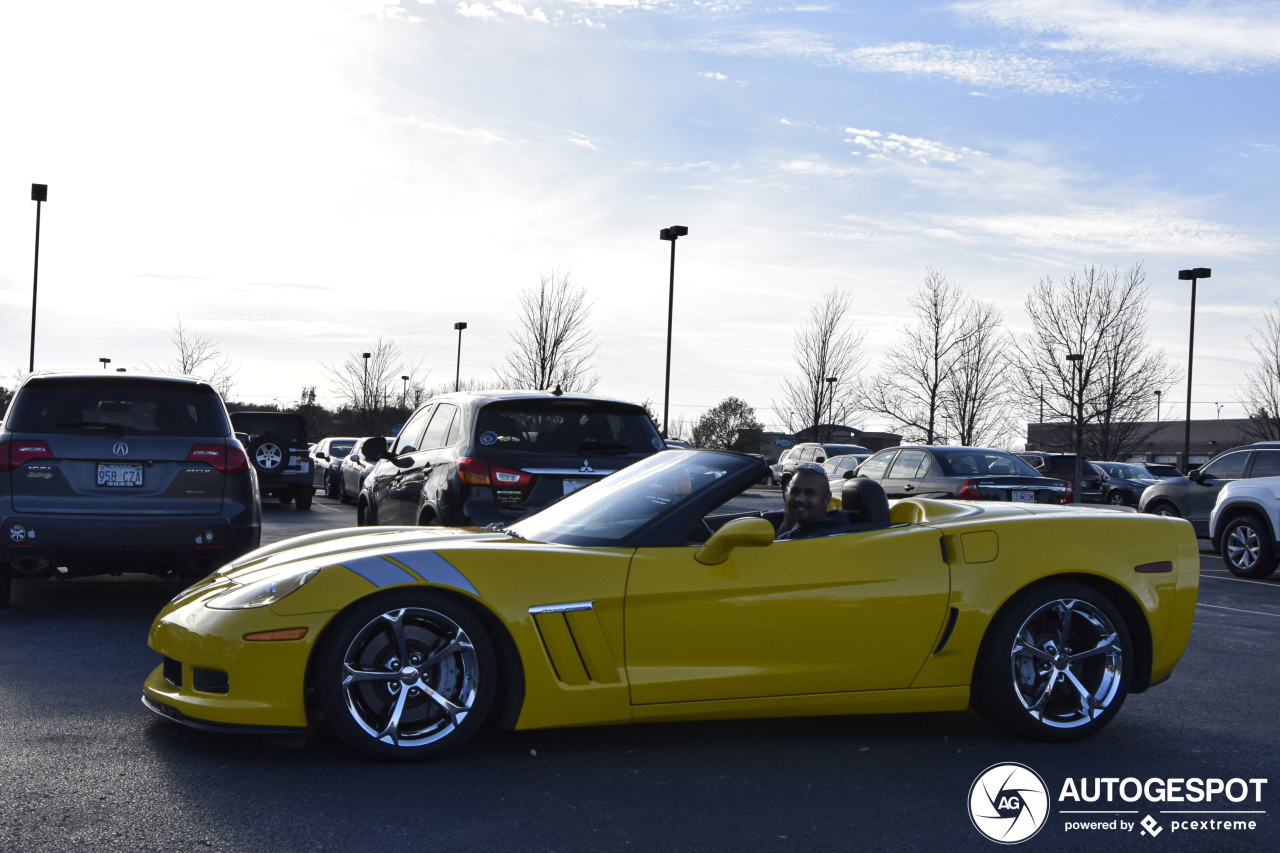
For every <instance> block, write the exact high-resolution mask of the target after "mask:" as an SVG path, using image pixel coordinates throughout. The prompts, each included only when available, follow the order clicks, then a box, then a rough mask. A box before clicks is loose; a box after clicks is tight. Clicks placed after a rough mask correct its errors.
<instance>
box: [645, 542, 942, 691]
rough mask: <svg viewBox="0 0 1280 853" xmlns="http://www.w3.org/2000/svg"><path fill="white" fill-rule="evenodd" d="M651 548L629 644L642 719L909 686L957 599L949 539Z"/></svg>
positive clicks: (647, 550) (646, 552)
mask: <svg viewBox="0 0 1280 853" xmlns="http://www.w3.org/2000/svg"><path fill="white" fill-rule="evenodd" d="M697 550H698V549H697V548H696V547H692V546H690V547H663V548H639V549H637V551H636V554H635V556H634V557H633V558H632V561H631V571H630V574H629V576H628V581H627V597H626V603H625V626H626V627H625V642H626V658H627V673H628V677H629V679H630V682H631V701H632V704H635V705H645V704H653V703H665V702H690V701H700V700H713V699H746V698H752V697H768V696H789V695H801V694H814V693H841V692H847V691H857V690H889V689H895V688H905V687H908V686H910V684H911V682H912V680H914V678H915V676H916V673H918V672H919V670H920V667H921V666H922V665H923V664H924V661H925V660H926V658H927V657H928V655H929V652H930V650H931V649H932V648H933V644H934V643H935V642H936V641H937V638H938V631H939V630H940V629H941V627H942V623H943V619H944V617H945V615H946V612H947V604H948V598H949V593H950V577H949V572H948V567H947V564H946V563H945V562H943V559H942V554H941V552H940V549H939V547H938V532H937V530H933V529H929V528H926V527H920V526H912V527H897V528H888V529H885V530H874V531H866V532H862V533H848V534H843V535H839V536H829V537H826V538H820V539H801V540H795V541H783V542H775V543H774V544H772V545H770V546H768V547H764V548H739V549H737V550H734V551H733V552H732V553H731V554H730V556H729V558H728V559H727V560H726V561H725V562H723V563H721V564H719V565H714V566H707V565H703V564H702V563H699V562H698V561H697V560H696V559H695V558H694V554H695V553H696V552H697Z"/></svg>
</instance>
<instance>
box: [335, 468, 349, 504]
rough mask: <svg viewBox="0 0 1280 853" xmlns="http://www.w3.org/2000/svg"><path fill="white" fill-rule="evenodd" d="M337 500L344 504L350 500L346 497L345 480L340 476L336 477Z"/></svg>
mask: <svg viewBox="0 0 1280 853" xmlns="http://www.w3.org/2000/svg"><path fill="white" fill-rule="evenodd" d="M338 500H339V502H341V503H344V504H349V503H351V498H350V496H348V495H347V479H346V477H343V476H342V475H341V474H339V475H338Z"/></svg>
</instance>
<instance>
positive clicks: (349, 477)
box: [338, 436, 387, 504]
mask: <svg viewBox="0 0 1280 853" xmlns="http://www.w3.org/2000/svg"><path fill="white" fill-rule="evenodd" d="M386 446H387V440H386V438H385V437H383V436H370V437H368V438H358V439H356V442H355V444H354V445H352V447H351V452H350V453H348V454H347V455H346V456H344V457H342V462H341V463H340V464H339V466H338V500H340V501H342V502H343V503H344V504H349V503H351V502H352V501H354V500H356V499H357V498H359V497H360V490H361V489H363V488H364V483H365V480H366V479H367V478H368V476H369V472H370V471H372V470H373V466H374V463H376V462H377V461H378V459H380V458H381V456H382V453H383V451H384V450H385V449H386ZM370 448H372V449H373V451H374V454H373V455H370V453H369V449H370Z"/></svg>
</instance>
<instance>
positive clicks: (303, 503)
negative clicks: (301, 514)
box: [293, 488, 316, 510]
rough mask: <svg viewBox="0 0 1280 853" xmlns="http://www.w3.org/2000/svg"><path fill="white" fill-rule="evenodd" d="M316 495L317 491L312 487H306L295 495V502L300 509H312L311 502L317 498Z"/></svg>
mask: <svg viewBox="0 0 1280 853" xmlns="http://www.w3.org/2000/svg"><path fill="white" fill-rule="evenodd" d="M315 497H316V495H315V492H313V491H311V489H308V488H304V489H303V490H302V491H300V492H298V494H296V495H294V498H293V502H294V505H295V506H297V507H298V509H301V510H308V509H311V502H312V501H313V500H315Z"/></svg>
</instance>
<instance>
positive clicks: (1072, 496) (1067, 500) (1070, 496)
mask: <svg viewBox="0 0 1280 853" xmlns="http://www.w3.org/2000/svg"><path fill="white" fill-rule="evenodd" d="M1066 484H1067V494H1066V496H1065V497H1063V499H1062V502H1063V503H1064V504H1069V503H1071V502H1072V501H1074V500H1075V497H1076V490H1075V489H1073V488H1072V487H1071V481H1070V480H1067V481H1066Z"/></svg>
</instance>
